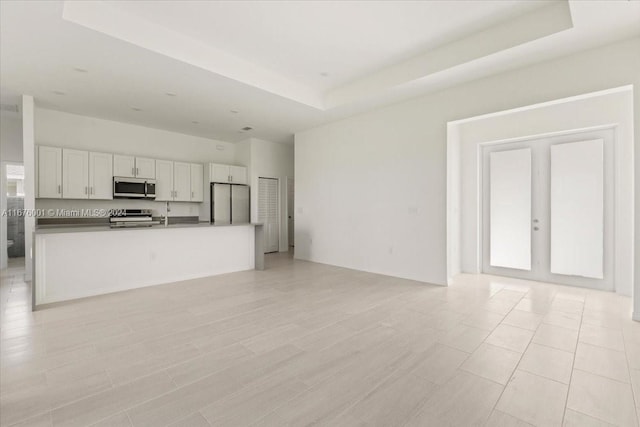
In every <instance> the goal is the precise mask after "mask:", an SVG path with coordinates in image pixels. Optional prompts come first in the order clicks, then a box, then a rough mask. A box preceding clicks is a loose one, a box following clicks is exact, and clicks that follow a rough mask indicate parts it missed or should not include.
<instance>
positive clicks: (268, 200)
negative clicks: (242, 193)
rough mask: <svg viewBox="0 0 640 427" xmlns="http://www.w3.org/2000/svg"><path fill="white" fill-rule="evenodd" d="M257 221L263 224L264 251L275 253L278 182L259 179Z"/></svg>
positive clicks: (277, 232) (278, 232)
mask: <svg viewBox="0 0 640 427" xmlns="http://www.w3.org/2000/svg"><path fill="white" fill-rule="evenodd" d="M258 221H259V222H261V223H263V224H264V234H265V238H264V245H265V247H264V251H265V253H269V252H277V251H278V247H279V239H278V237H279V234H280V228H279V221H278V180H277V179H275V178H260V179H259V183H258Z"/></svg>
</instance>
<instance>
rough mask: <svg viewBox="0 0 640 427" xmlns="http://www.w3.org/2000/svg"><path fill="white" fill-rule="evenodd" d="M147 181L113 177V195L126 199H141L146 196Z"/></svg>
mask: <svg viewBox="0 0 640 427" xmlns="http://www.w3.org/2000/svg"><path fill="white" fill-rule="evenodd" d="M146 190H147V183H146V180H145V179H136V178H119V177H114V178H113V197H119V198H127V199H132V198H133V199H138V198H140V199H143V198H145V197H146Z"/></svg>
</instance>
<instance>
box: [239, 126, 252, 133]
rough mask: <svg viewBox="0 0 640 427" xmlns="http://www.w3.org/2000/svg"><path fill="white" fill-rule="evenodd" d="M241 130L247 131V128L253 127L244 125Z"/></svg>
mask: <svg viewBox="0 0 640 427" xmlns="http://www.w3.org/2000/svg"><path fill="white" fill-rule="evenodd" d="M241 130H242V131H244V132H247V131H249V130H253V128H252V127H251V126H245V127H243V128H242V129H241Z"/></svg>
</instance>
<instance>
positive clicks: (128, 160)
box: [113, 154, 136, 178]
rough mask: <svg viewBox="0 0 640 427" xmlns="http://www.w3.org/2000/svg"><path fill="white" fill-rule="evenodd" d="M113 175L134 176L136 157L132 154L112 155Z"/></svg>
mask: <svg viewBox="0 0 640 427" xmlns="http://www.w3.org/2000/svg"><path fill="white" fill-rule="evenodd" d="M113 176H122V177H126V178H134V177H135V176H136V158H135V157H133V156H123V155H122V154H114V155H113Z"/></svg>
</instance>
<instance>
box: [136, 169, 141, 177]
mask: <svg viewBox="0 0 640 427" xmlns="http://www.w3.org/2000/svg"><path fill="white" fill-rule="evenodd" d="M138 175H140V169H138V168H136V176H138Z"/></svg>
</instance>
